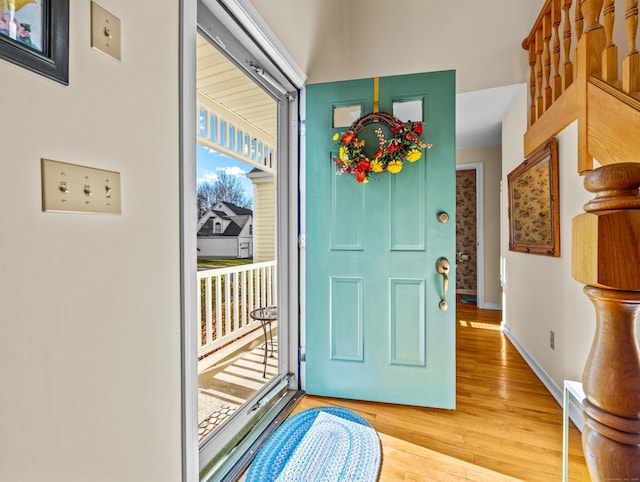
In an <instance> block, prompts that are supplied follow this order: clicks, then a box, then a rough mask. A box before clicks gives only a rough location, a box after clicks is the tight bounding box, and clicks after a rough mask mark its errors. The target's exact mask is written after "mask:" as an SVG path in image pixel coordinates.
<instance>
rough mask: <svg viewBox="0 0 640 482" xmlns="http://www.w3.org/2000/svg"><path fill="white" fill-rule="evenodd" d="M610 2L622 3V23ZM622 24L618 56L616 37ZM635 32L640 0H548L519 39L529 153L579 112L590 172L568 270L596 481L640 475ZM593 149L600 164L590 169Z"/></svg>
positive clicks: (582, 163) (639, 59)
mask: <svg viewBox="0 0 640 482" xmlns="http://www.w3.org/2000/svg"><path fill="white" fill-rule="evenodd" d="M616 11H618V12H624V15H623V16H622V17H623V19H624V25H620V24H618V29H616V15H615V14H616ZM601 15H603V16H604V20H603V22H604V25H602V24H601V23H600V17H601ZM621 27H624V28H623V29H622V28H621ZM621 30H623V31H624V32H623V33H624V35H623V36H624V37H626V46H624V50H625V52H624V57H623V58H620V57H619V53H618V48H619V46H618V45H616V43H615V42H614V39H615V38H619V37H620V35H616V33H620V31H621ZM637 31H638V0H617V1H616V0H576V1H575V2H573V1H572V0H547V2H546V3H545V4H544V7H543V9H542V11H541V12H540V15H538V18H537V19H536V22H535V23H534V26H533V29H532V30H531V33H530V34H529V36H528V37H527V38H526V39H525V40H524V42H523V47H524V48H525V50H527V51H528V53H529V66H530V69H531V71H530V86H529V89H530V95H531V107H530V109H529V128H528V129H527V132H526V134H525V138H524V143H525V149H524V150H525V156H529V154H530V153H531V152H533V151H534V150H535V149H536V148H537V147H538V146H540V145H542V144H543V143H544V142H546V140H547V139H548V138H549V137H552V136H554V135H556V134H558V133H559V132H560V131H561V130H563V129H564V128H565V127H566V126H567V125H568V124H569V123H571V122H573V121H575V120H577V121H578V124H577V125H578V172H580V173H581V174H586V176H585V188H586V189H587V190H588V191H590V192H592V193H594V194H595V198H594V199H592V200H591V201H590V202H589V203H587V204H586V205H585V210H586V211H587V212H586V213H584V214H582V215H580V216H577V217H576V218H574V219H573V235H572V238H573V247H572V248H573V249H572V251H573V253H572V274H573V277H574V278H575V279H576V280H578V281H580V282H582V283H584V284H585V285H586V286H585V293H586V294H587V296H588V297H589V298H590V299H591V301H592V302H593V304H594V307H595V310H596V333H595V337H594V340H593V344H592V346H591V351H590V353H589V357H588V359H587V363H586V366H585V370H584V373H583V377H582V381H583V387H584V392H585V395H586V399H585V401H584V403H583V416H584V419H585V428H584V431H583V434H582V443H583V448H584V455H585V460H586V462H587V466H588V468H589V473H590V475H591V479H592V480H593V481H594V482H595V481H605V480H607V481H608V480H634V479H637V478H638V476H639V475H640V389H639V388H638V387H640V349H639V347H638V341H637V338H636V333H637V330H636V319H637V316H638V313H640V275H638V265H639V264H640V251H639V250H638V246H639V245H640V165H639V164H637V163H638V162H640V156H639V155H638V154H639V153H640V54H639V53H638V50H637V49H636V36H637ZM574 38H575V39H576V40H577V42H576V48H575V49H574V50H572V49H571V46H572V43H573V39H574ZM561 46H562V48H561ZM620 64H621V65H622V69H621V70H622V75H619V66H620ZM594 158H595V159H597V161H598V162H599V163H600V164H601V165H602V167H599V168H598V169H593V159H594ZM589 171H591V172H589Z"/></svg>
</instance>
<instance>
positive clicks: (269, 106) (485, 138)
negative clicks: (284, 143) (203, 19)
mask: <svg viewBox="0 0 640 482" xmlns="http://www.w3.org/2000/svg"><path fill="white" fill-rule="evenodd" d="M197 45H198V51H197V67H198V70H197V76H196V82H197V83H196V85H197V90H198V92H200V93H202V94H203V95H205V96H207V97H208V98H210V99H212V100H213V101H215V102H218V103H220V104H222V105H223V106H224V107H226V108H228V109H229V110H231V111H233V112H235V113H236V114H238V115H239V116H240V117H242V118H243V119H245V120H247V121H249V122H251V123H252V124H253V125H254V126H256V127H257V128H259V129H260V130H261V131H263V132H264V133H265V134H267V135H268V136H269V137H270V138H272V139H274V138H275V134H276V115H277V112H276V108H275V102H274V101H273V99H272V98H271V97H270V96H269V95H267V94H266V93H265V92H264V91H263V90H262V89H261V88H260V87H259V86H258V85H257V84H255V82H253V81H252V80H251V79H250V78H249V77H247V76H246V75H245V74H244V73H243V72H241V71H240V70H239V69H238V68H237V67H235V66H234V65H233V64H232V63H231V62H229V61H228V60H227V59H226V58H225V57H224V56H223V55H222V54H221V53H220V52H219V51H218V50H217V49H216V48H215V47H213V46H212V45H210V44H209V43H208V42H207V41H206V40H205V39H204V38H202V37H201V36H200V35H198V43H197ZM524 86H525V84H512V85H507V86H503V87H494V88H490V89H483V90H476V91H473V92H465V93H459V94H457V95H456V148H457V149H469V148H476V147H485V146H494V145H499V144H501V143H502V139H501V137H502V136H501V131H502V128H501V126H502V120H503V119H504V116H505V115H506V113H507V112H508V110H509V108H510V107H511V104H512V103H513V101H514V99H515V98H516V96H517V95H518V93H519V92H520V91H521V89H523V88H525V87H524Z"/></svg>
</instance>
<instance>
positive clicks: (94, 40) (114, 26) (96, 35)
mask: <svg viewBox="0 0 640 482" xmlns="http://www.w3.org/2000/svg"><path fill="white" fill-rule="evenodd" d="M120 44H121V37H120V19H119V18H118V17H115V16H114V15H112V14H111V13H109V12H108V11H106V10H105V9H104V8H102V7H101V6H100V5H98V4H97V3H96V2H91V46H92V47H93V48H95V49H98V50H100V51H102V52H104V53H105V54H107V55H108V56H110V57H113V58H114V59H116V60H121V52H120Z"/></svg>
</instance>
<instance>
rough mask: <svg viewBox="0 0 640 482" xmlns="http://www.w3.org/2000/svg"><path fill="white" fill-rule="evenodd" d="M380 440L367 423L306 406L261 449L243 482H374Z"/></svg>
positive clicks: (347, 413)
mask: <svg viewBox="0 0 640 482" xmlns="http://www.w3.org/2000/svg"><path fill="white" fill-rule="evenodd" d="M379 471H380V439H379V438H378V434H377V433H376V431H375V430H374V429H373V427H371V425H370V424H369V422H367V421H366V420H365V419H364V418H362V417H361V416H360V415H358V414H357V413H355V412H353V411H351V410H347V409H346V408H339V407H321V408H310V409H308V410H305V411H303V412H300V413H298V414H296V415H294V416H293V417H291V418H289V419H287V420H285V422H284V423H283V424H282V425H281V426H280V428H278V430H276V431H275V432H274V433H273V435H271V437H270V438H269V439H268V440H267V442H266V443H265V444H264V445H263V446H262V448H261V449H260V451H259V452H258V454H257V455H256V458H255V459H254V461H253V463H252V464H251V467H249V471H248V473H247V478H246V480H247V482H266V481H279V482H280V481H282V482H301V481H305V482H310V481H323V482H337V481H358V482H366V481H376V480H378V472H379Z"/></svg>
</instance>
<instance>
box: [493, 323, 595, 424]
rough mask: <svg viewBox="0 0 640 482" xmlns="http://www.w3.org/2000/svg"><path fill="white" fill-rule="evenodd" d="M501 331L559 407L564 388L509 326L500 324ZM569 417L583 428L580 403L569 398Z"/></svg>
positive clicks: (561, 402) (561, 403)
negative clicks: (523, 344)
mask: <svg viewBox="0 0 640 482" xmlns="http://www.w3.org/2000/svg"><path fill="white" fill-rule="evenodd" d="M502 332H503V333H504V334H505V336H506V337H507V338H508V339H509V341H510V342H511V344H512V345H513V346H514V347H515V349H516V350H518V353H520V355H521V356H522V358H524V360H525V361H526V362H527V365H529V367H530V368H531V369H532V370H533V372H534V373H535V374H536V376H537V377H538V378H539V379H540V381H541V382H542V384H543V385H544V386H545V387H546V388H547V390H549V393H551V395H552V396H553V398H555V400H556V402H558V405H560V407H562V406H563V401H564V393H563V390H564V388H563V387H562V388H561V387H559V386H558V384H557V383H556V382H555V381H554V380H553V378H551V376H550V375H549V374H548V373H547V371H546V370H545V369H544V368H542V366H541V365H540V364H539V363H538V361H537V360H536V359H535V358H534V357H533V356H532V355H531V353H529V352H528V351H527V349H526V348H525V347H524V346H522V344H521V343H520V342H519V341H518V339H517V338H516V337H515V335H514V334H513V333H512V332H511V330H509V327H508V326H506V325H504V324H503V325H502ZM569 418H570V419H571V421H572V422H573V423H574V424H575V426H576V427H578V430H580V431H581V432H582V429H583V428H584V419H583V418H582V405H580V404H579V403H577V402H576V401H575V400H573V399H570V400H569Z"/></svg>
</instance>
